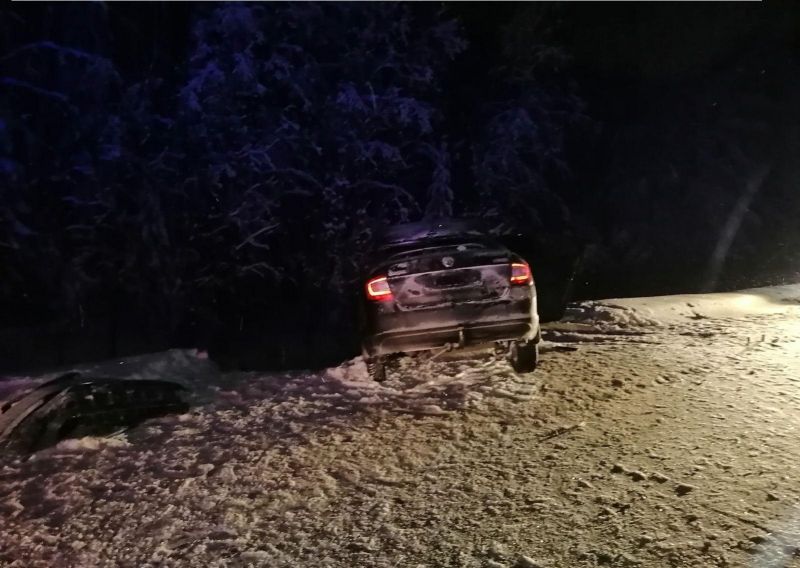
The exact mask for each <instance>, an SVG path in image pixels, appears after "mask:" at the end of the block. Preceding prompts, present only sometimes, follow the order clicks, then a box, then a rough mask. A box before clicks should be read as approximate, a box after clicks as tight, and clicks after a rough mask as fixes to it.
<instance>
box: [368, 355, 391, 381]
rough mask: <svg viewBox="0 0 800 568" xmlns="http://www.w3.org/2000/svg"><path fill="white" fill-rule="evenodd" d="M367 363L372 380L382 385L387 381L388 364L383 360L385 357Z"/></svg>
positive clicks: (369, 360)
mask: <svg viewBox="0 0 800 568" xmlns="http://www.w3.org/2000/svg"><path fill="white" fill-rule="evenodd" d="M366 362H367V372H368V373H369V378H370V379H372V380H373V381H375V382H376V383H382V382H383V381H385V380H386V362H385V361H384V360H383V357H374V358H372V359H367V361H366Z"/></svg>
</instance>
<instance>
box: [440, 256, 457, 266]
mask: <svg viewBox="0 0 800 568" xmlns="http://www.w3.org/2000/svg"><path fill="white" fill-rule="evenodd" d="M455 263H456V261H455V259H454V258H453V257H452V256H446V257H444V258H443V259H442V264H443V265H444V267H445V268H452V267H453V265H454V264H455Z"/></svg>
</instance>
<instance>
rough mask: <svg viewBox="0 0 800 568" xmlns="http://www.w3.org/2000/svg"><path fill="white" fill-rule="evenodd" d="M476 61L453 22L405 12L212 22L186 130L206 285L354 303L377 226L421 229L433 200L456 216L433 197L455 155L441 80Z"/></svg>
mask: <svg viewBox="0 0 800 568" xmlns="http://www.w3.org/2000/svg"><path fill="white" fill-rule="evenodd" d="M463 48H464V42H463V41H462V40H461V39H460V37H459V34H458V28H457V26H456V24H455V23H454V22H453V21H449V20H445V19H443V18H442V17H441V16H440V15H438V14H427V13H426V12H424V11H420V10H411V9H410V7H409V6H407V5H404V4H397V3H380V4H336V3H323V4H319V5H317V4H310V3H296V4H295V3H275V4H229V5H223V6H218V7H214V8H212V9H211V10H210V11H208V13H206V14H205V15H204V16H202V17H201V18H199V19H198V20H197V22H196V25H195V27H194V48H193V51H192V55H191V62H190V69H189V75H188V78H187V81H186V83H185V85H184V87H183V89H182V90H181V93H180V100H181V114H180V117H179V119H180V124H181V125H182V126H181V127H182V128H183V129H184V130H183V131H184V133H185V134H184V137H185V140H186V147H187V154H186V157H187V160H189V162H190V163H193V164H196V166H195V167H194V168H193V170H194V172H193V179H192V191H193V193H194V195H196V199H197V200H199V201H201V202H203V203H204V204H205V205H204V208H207V209H208V211H209V214H208V215H207V216H206V217H205V218H202V219H199V220H198V223H199V226H198V229H197V233H196V234H197V239H198V240H201V241H202V242H203V243H205V244H203V245H202V246H201V248H202V249H203V250H204V251H205V252H206V259H207V261H208V263H209V264H208V265H209V274H208V279H207V280H206V281H204V282H205V283H207V284H208V285H211V286H226V287H228V286H230V285H231V283H232V282H233V281H235V280H237V279H240V278H242V277H245V276H247V275H248V274H249V275H255V276H257V277H259V278H263V279H264V282H265V285H267V284H270V283H271V285H272V288H265V290H267V289H272V290H277V289H278V288H276V286H280V283H281V282H284V281H287V280H288V281H290V282H293V283H294V285H295V286H296V287H299V288H300V289H308V290H310V291H312V292H313V291H314V290H316V291H318V292H319V291H327V292H329V293H335V294H337V295H339V296H341V294H342V292H343V291H346V290H349V287H350V286H351V285H352V283H353V282H354V280H355V278H356V277H357V275H358V272H359V269H360V257H361V255H362V254H363V252H364V251H365V250H366V247H365V244H367V243H368V242H369V239H370V236H371V235H372V234H373V233H372V231H373V229H374V227H375V225H380V224H384V223H389V222H396V221H404V220H408V219H410V218H412V217H415V216H420V215H422V214H423V212H424V211H425V209H426V204H427V201H428V188H429V187H430V188H431V191H432V194H431V197H432V200H433V201H436V202H437V205H436V207H437V208H439V209H441V208H444V210H445V211H446V210H447V208H448V207H449V204H448V203H441V204H439V201H440V199H441V197H442V196H443V195H444V194H442V192H441V189H435V190H434V188H440V187H441V184H442V183H446V180H445V179H444V178H443V175H444V174H443V170H442V167H444V166H443V163H444V162H443V160H446V157H445V156H439V157H437V158H436V159H433V160H432V159H431V149H436V152H438V153H441V152H442V151H444V150H443V149H444V146H442V145H441V144H442V143H441V133H440V132H438V131H437V123H438V122H439V114H440V113H439V111H438V110H437V104H438V99H439V96H440V94H439V74H440V72H441V70H442V69H443V67H444V66H445V65H446V64H447V62H448V61H449V60H450V59H451V58H452V57H454V56H455V55H456V54H457V53H458V52H459V51H461V50H462V49H463ZM437 156H438V154H437ZM446 199H450V198H449V197H447V198H446ZM225 267H227V268H225ZM318 292H317V293H318ZM334 317H335V316H334Z"/></svg>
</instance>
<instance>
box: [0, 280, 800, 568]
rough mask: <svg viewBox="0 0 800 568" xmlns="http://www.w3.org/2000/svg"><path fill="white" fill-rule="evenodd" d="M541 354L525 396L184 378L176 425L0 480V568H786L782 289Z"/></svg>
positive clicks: (548, 347)
mask: <svg viewBox="0 0 800 568" xmlns="http://www.w3.org/2000/svg"><path fill="white" fill-rule="evenodd" d="M545 339H546V342H545V343H544V345H543V349H542V351H543V353H542V362H541V366H540V368H539V369H538V370H537V371H536V372H535V373H532V374H527V375H517V374H515V373H514V372H513V371H511V369H510V368H509V367H508V366H507V365H506V363H505V362H503V361H502V360H500V359H498V358H497V357H496V356H495V355H494V354H493V353H491V352H475V353H472V354H471V356H470V357H469V358H459V356H457V355H456V356H453V355H449V356H448V357H447V358H446V359H445V358H439V359H437V360H433V361H430V360H424V359H401V360H399V361H397V362H395V363H394V365H393V368H392V369H391V371H390V379H389V380H388V381H387V382H385V383H381V384H376V383H374V382H371V381H370V380H369V379H368V376H367V373H366V369H365V366H364V364H363V362H362V361H360V360H359V359H356V360H353V361H348V362H346V363H344V364H343V365H341V366H339V367H336V368H333V369H328V370H325V371H322V372H296V373H286V374H280V375H276V374H272V375H264V374H255V373H238V374H228V375H225V376H216V377H215V376H213V375H212V374H211V373H209V372H208V367H207V366H203V367H202V369H203V370H202V373H204V375H203V377H202V378H203V382H208V381H212V385H211V387H212V388H211V389H210V391H209V392H208V393H207V394H206V396H205V397H204V398H203V399H202V400H201V403H200V404H199V405H198V406H196V407H195V408H194V409H193V410H192V411H191V412H189V413H187V414H184V415H180V416H172V417H168V418H164V419H159V420H156V421H150V422H148V423H146V424H144V425H142V426H140V427H138V428H136V429H135V430H133V431H129V432H127V433H124V434H118V435H116V436H114V437H110V438H105V439H97V438H83V439H79V440H68V441H64V442H62V443H61V444H59V445H58V446H56V447H53V448H51V449H48V450H45V451H42V452H39V453H38V454H36V455H34V456H32V457H29V458H28V459H25V460H22V459H16V458H14V459H12V458H10V457H6V458H3V459H4V460H5V461H3V462H2V463H1V464H0V565H2V566H19V567H26V568H27V567H37V566H47V567H50V566H131V567H139V566H198V567H200V566H202V567H206V566H231V567H240V566H241V567H244V566H269V567H284V566H285V567H297V566H315V567H325V566H329V567H347V568H352V567H387V568H389V567H410V568H422V567H429V568H434V567H474V568H482V567H494V568H511V567H535V566H540V567H562V566H563V567H581V566H601V565H602V566H656V567H659V566H665V567H672V566H698V567H700V566H703V567H704V566H743V567H753V568H767V567H770V568H776V567H786V566H800V556H798V555H799V554H800V552H799V551H800V500H799V498H800V471H798V470H799V469H800V443H798V434H799V433H800V432H798V426H800V286H786V287H777V288H769V289H757V290H747V291H743V292H741V293H737V294H711V295H684V296H668V297H661V298H637V299H626V300H608V301H597V302H585V303H582V304H579V305H576V306H573V307H572V308H570V310H569V313H568V314H567V317H566V318H565V319H564V320H563V321H561V322H558V323H555V324H552V325H550V326H549V327H548V328H547V329H546V330H545ZM182 356H183V355H180V356H179V355H176V354H175V353H173V354H171V355H170V357H169V360H170V361H172V362H173V363H170V364H171V365H172V364H174V363H175V361H178V362H179V360H180V357H182ZM185 357H186V361H185V362H186V363H187V365H189V367H190V368H191V365H195V364H196V361H194V360H195V359H201V360H202V356H201V354H200V357H198V354H197V353H193V354H192V353H190V354H189V355H186V356H185ZM193 361H194V362H193ZM147 368H148V369H149V370H150V371H149V372H158V371H159V369H161V370H164V369H166V368H172V367H169V366H167V367H163V368H162V367H159V364H157V363H153V364H152V365H150V366H149V367H147ZM197 372H198V373H199V372H201V371H197ZM189 374H190V375H191V374H192V373H189Z"/></svg>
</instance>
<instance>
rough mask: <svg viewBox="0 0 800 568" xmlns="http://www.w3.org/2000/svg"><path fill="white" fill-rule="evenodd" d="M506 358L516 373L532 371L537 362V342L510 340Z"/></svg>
mask: <svg viewBox="0 0 800 568" xmlns="http://www.w3.org/2000/svg"><path fill="white" fill-rule="evenodd" d="M508 360H509V362H510V363H511V367H512V368H513V369H514V370H515V371H516V372H517V373H532V372H533V371H535V370H536V365H537V364H538V363H539V343H538V342H535V341H514V342H512V343H511V349H510V350H509V353H508Z"/></svg>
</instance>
